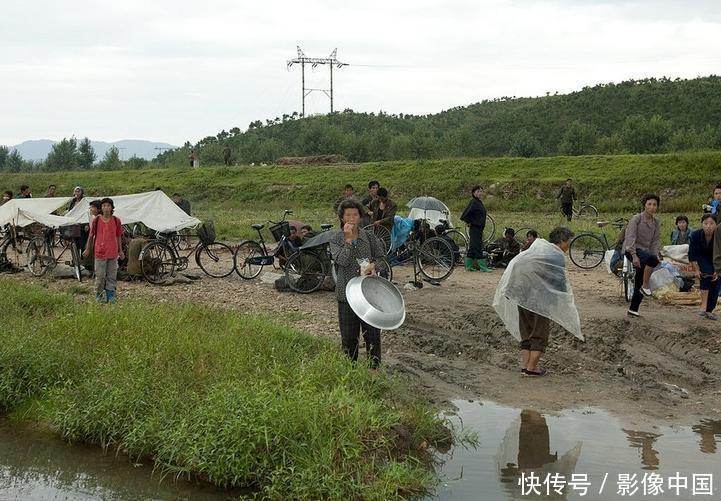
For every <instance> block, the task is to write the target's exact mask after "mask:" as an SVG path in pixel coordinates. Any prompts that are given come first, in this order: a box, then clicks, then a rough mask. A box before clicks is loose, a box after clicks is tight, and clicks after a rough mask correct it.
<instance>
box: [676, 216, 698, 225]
mask: <svg viewBox="0 0 721 501" xmlns="http://www.w3.org/2000/svg"><path fill="white" fill-rule="evenodd" d="M680 221H686V224H688V218H687V217H686V216H684V215H683V214H681V215H680V216H676V223H675V224H678V223H679V222H680ZM702 221H703V220H702Z"/></svg>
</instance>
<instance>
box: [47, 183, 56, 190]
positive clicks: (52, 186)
mask: <svg viewBox="0 0 721 501" xmlns="http://www.w3.org/2000/svg"><path fill="white" fill-rule="evenodd" d="M50 188H57V185H55V184H49V185H48V189H50Z"/></svg>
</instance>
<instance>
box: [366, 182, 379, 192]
mask: <svg viewBox="0 0 721 501" xmlns="http://www.w3.org/2000/svg"><path fill="white" fill-rule="evenodd" d="M374 186H378V187H379V188H380V187H381V183H379V182H378V181H371V182H370V183H368V189H369V190H370V189H371V188H373V187H374Z"/></svg>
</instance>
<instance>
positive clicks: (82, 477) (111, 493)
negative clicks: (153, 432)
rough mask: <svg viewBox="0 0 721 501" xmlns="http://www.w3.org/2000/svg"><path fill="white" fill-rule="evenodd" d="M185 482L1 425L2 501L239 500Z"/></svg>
mask: <svg viewBox="0 0 721 501" xmlns="http://www.w3.org/2000/svg"><path fill="white" fill-rule="evenodd" d="M239 494H240V493H239V492H236V493H235V494H234V493H233V492H231V491H227V490H226V491H221V490H218V489H215V488H213V487H212V486H208V485H198V484H195V483H193V482H189V481H186V480H177V481H175V480H173V478H172V477H166V478H165V479H161V476H160V475H159V474H158V473H155V474H153V467H152V465H147V464H145V465H133V464H132V463H131V462H130V460H129V459H128V458H127V456H119V457H117V458H116V456H115V455H114V454H112V453H108V454H104V453H103V452H102V450H101V449H99V448H98V447H92V446H83V445H77V444H74V445H69V444H66V443H65V442H63V441H62V440H60V439H58V438H57V437H55V436H54V435H52V434H50V433H44V432H38V431H33V430H28V429H23V428H22V426H21V425H18V424H16V423H11V422H8V421H5V420H0V500H6V499H29V500H43V501H46V500H61V499H62V500H68V499H72V500H91V499H92V500H96V499H104V500H133V501H135V500H138V499H143V500H156V499H158V500H160V499H162V500H166V499H173V500H183V499H193V500H196V499H198V500H201V501H219V500H225V499H236V498H237V497H238V495H239Z"/></svg>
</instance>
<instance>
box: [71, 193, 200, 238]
mask: <svg viewBox="0 0 721 501" xmlns="http://www.w3.org/2000/svg"><path fill="white" fill-rule="evenodd" d="M102 198H105V197H85V198H83V199H82V200H81V201H80V202H79V203H78V204H77V205H76V206H75V207H73V209H72V210H71V211H69V212H68V213H67V214H65V217H68V218H71V219H73V220H74V221H75V222H78V223H85V224H88V222H89V221H90V212H89V210H88V209H89V206H90V202H91V201H92V200H100V199H102ZM108 198H111V199H112V200H113V204H114V205H115V215H116V216H118V217H119V218H120V221H121V222H122V223H123V224H133V223H143V224H144V225H145V226H147V227H148V228H152V229H154V230H155V231H162V232H171V231H179V230H182V229H183V228H190V227H193V226H197V225H199V224H200V222H201V221H200V219H197V218H194V217H192V216H189V215H187V214H186V213H185V212H183V209H181V208H180V207H178V206H177V205H176V204H175V202H173V200H172V199H171V198H170V197H169V196H168V195H166V194H165V193H163V192H162V191H160V190H157V191H149V192H147V193H137V194H135V195H118V196H112V197H108Z"/></svg>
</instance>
